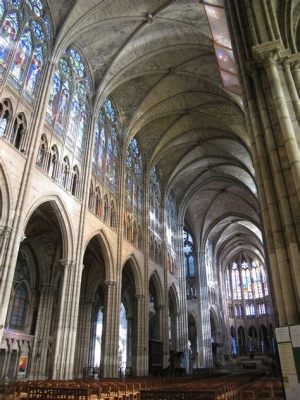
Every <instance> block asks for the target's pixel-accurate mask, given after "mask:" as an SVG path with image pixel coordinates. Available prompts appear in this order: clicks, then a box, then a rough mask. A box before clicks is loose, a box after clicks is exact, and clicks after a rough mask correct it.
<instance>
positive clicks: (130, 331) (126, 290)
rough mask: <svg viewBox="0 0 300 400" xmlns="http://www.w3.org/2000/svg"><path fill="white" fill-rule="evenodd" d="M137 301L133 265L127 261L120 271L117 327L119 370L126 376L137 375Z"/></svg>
mask: <svg viewBox="0 0 300 400" xmlns="http://www.w3.org/2000/svg"><path fill="white" fill-rule="evenodd" d="M137 301H138V299H137V292H136V284H135V278H134V267H133V266H132V263H131V261H128V262H127V263H126V264H125V266H124V268H123V271H122V289H121V305H120V328H119V332H120V333H119V372H120V374H125V375H126V376H130V375H137V369H138V365H137V351H138V348H137V341H138V332H137ZM121 355H122V357H121ZM121 362H122V365H121Z"/></svg>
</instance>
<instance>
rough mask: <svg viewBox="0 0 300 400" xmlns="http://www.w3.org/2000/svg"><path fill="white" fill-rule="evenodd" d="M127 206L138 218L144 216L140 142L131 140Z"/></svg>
mask: <svg viewBox="0 0 300 400" xmlns="http://www.w3.org/2000/svg"><path fill="white" fill-rule="evenodd" d="M125 164H126V179H125V182H126V206H127V208H128V209H129V210H130V211H132V213H133V214H134V215H136V216H138V217H142V214H143V202H144V191H143V164H142V156H141V152H140V149H139V145H138V142H137V140H136V139H135V138H133V139H132V140H131V142H130V143H129V146H128V148H127V152H126V160H125Z"/></svg>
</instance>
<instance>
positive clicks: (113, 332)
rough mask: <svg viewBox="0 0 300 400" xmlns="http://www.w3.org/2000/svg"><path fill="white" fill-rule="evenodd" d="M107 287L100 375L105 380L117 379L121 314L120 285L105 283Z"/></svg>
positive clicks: (113, 282) (112, 282)
mask: <svg viewBox="0 0 300 400" xmlns="http://www.w3.org/2000/svg"><path fill="white" fill-rule="evenodd" d="M105 286H106V290H105V301H104V315H103V331H102V343H101V364H100V375H101V376H102V377H103V378H117V377H118V346H119V336H118V335H119V314H120V304H118V298H119V296H118V293H117V292H118V285H117V282H115V281H105Z"/></svg>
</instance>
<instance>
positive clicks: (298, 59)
mask: <svg viewBox="0 0 300 400" xmlns="http://www.w3.org/2000/svg"><path fill="white" fill-rule="evenodd" d="M287 63H288V64H290V66H291V69H296V68H299V67H300V53H294V54H291V55H290V57H288V59H287Z"/></svg>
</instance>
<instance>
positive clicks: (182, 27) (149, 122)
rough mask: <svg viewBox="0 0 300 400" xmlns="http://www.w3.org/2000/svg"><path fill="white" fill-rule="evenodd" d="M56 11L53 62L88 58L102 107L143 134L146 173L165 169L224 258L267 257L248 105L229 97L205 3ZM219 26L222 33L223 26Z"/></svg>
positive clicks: (96, 3) (106, 2)
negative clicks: (112, 107)
mask: <svg viewBox="0 0 300 400" xmlns="http://www.w3.org/2000/svg"><path fill="white" fill-rule="evenodd" d="M207 3H210V4H213V5H222V4H223V0H207ZM49 7H50V10H51V12H52V15H53V20H54V25H55V30H56V43H55V48H54V58H55V57H56V59H58V58H59V56H60V55H61V53H62V51H63V50H64V48H66V46H68V45H69V44H71V43H76V44H77V45H78V46H79V47H80V48H81V49H82V50H83V52H84V53H85V55H86V58H87V61H88V63H89V65H90V68H91V74H92V77H93V82H94V87H95V93H96V94H95V101H96V103H98V104H101V102H103V100H104V99H105V98H106V96H107V95H111V96H112V98H113V100H114V102H115V104H116V106H117V108H118V110H119V114H120V117H121V123H122V126H123V132H124V137H125V141H127V142H129V140H130V139H131V138H132V137H134V136H135V137H136V138H137V139H138V142H139V144H140V146H141V149H142V152H143V156H144V160H145V163H146V166H147V170H148V171H149V170H150V168H151V167H152V166H154V165H156V166H157V167H158V170H159V173H160V176H161V180H162V182H163V186H164V188H165V190H169V189H172V190H173V192H174V194H175V197H176V200H177V204H179V205H180V209H181V214H182V216H184V215H185V221H186V223H188V225H189V226H190V227H191V229H193V231H194V233H195V234H196V237H197V242H198V244H200V243H202V244H203V243H205V240H206V239H207V238H210V239H211V240H212V241H213V243H214V244H215V246H217V248H218V249H219V250H220V249H221V250H222V249H223V250H224V249H225V250H226V249H227V248H230V246H235V248H240V249H243V248H247V246H248V248H253V249H256V251H257V252H258V253H259V254H260V255H262V254H263V249H262V239H261V233H260V231H259V229H258V227H259V226H260V220H259V214H258V200H257V191H256V184H255V177H254V169H253V165H252V160H251V155H250V138H249V135H248V133H247V129H246V124H245V119H244V112H243V106H242V102H241V99H240V98H239V96H237V95H236V94H233V93H231V92H230V91H228V90H226V89H224V86H223V81H222V79H221V75H220V71H219V64H218V62H217V59H216V53H215V47H214V42H213V39H214V38H213V36H212V31H211V25H210V24H209V23H208V18H207V14H206V11H205V7H204V4H203V1H200V2H199V0H176V1H175V0H122V1H120V0H88V1H87V0H78V1H76V2H75V1H72V0H59V1H58V0H49ZM211 10H212V17H214V14H213V9H211ZM218 18H219V17H218V15H217V16H216V21H215V22H216V26H217V25H218V23H222V24H224V21H223V20H220V18H219V21H218ZM223 250H222V251H223ZM225 250H224V251H225ZM228 251H229V250H228Z"/></svg>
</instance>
